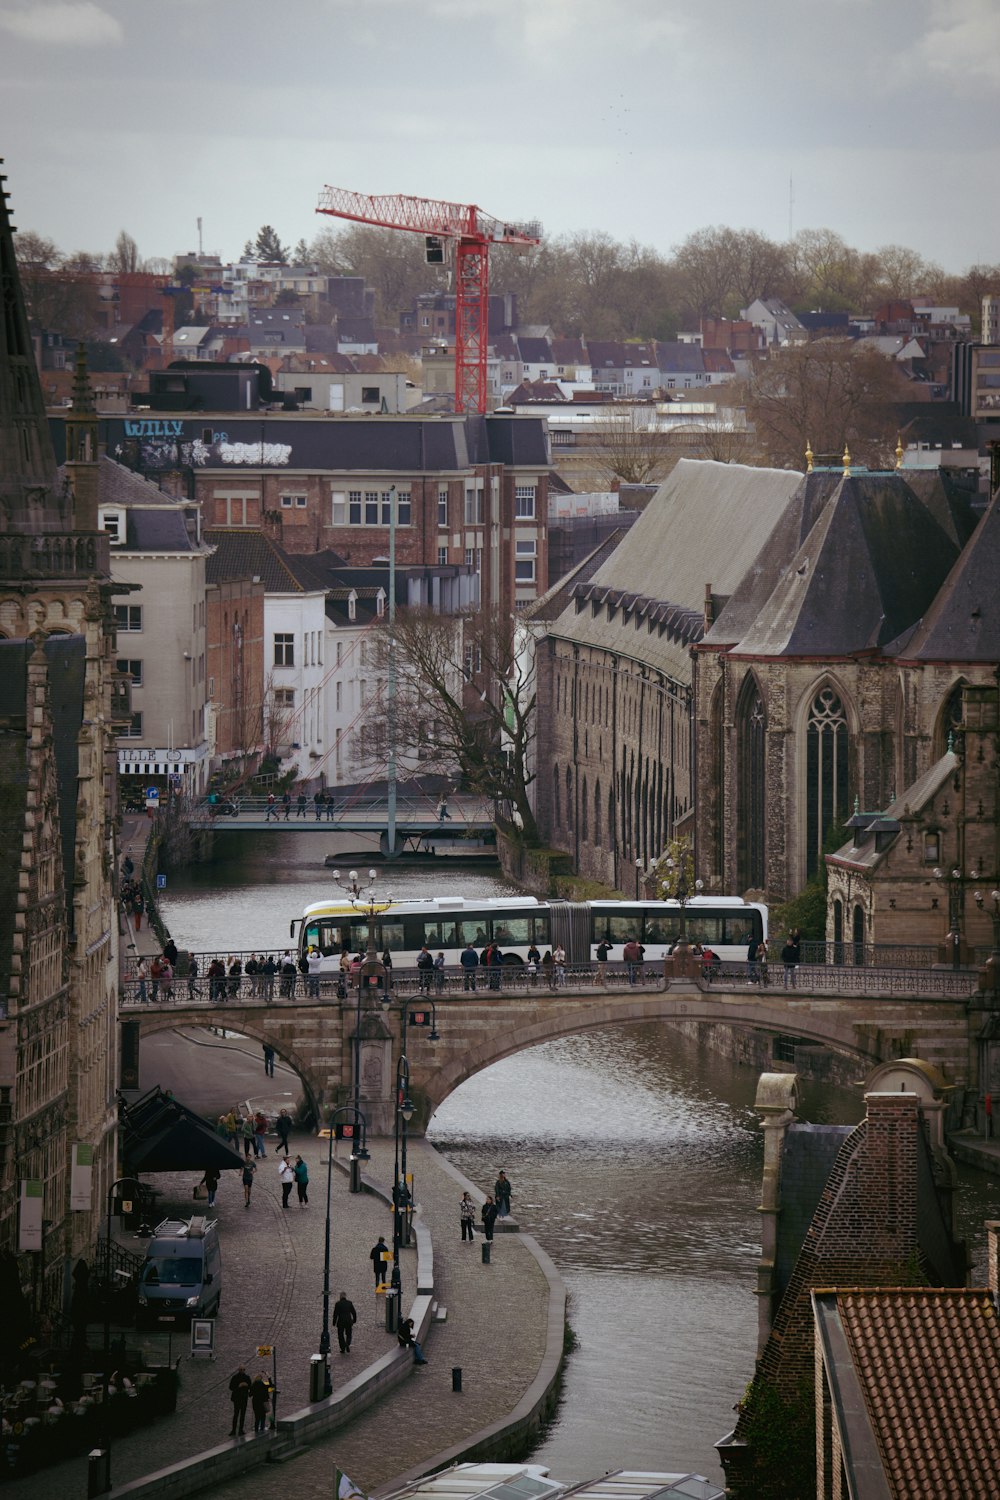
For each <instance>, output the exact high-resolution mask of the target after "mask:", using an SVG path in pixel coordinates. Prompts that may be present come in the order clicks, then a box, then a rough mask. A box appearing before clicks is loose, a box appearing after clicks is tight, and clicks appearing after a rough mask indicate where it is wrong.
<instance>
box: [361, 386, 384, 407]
mask: <svg viewBox="0 0 1000 1500" xmlns="http://www.w3.org/2000/svg"><path fill="white" fill-rule="evenodd" d="M380 400H381V397H380V395H379V388H378V386H377V385H363V386H362V387H361V402H362V405H366V404H367V405H369V406H370V405H372V404H373V403H374V404H375V405H376V406H377V405H378V403H379V401H380Z"/></svg>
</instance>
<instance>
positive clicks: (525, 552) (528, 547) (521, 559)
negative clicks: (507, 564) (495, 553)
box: [514, 541, 535, 583]
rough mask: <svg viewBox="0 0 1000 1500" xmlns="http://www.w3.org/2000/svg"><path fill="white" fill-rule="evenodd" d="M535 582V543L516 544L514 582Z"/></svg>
mask: <svg viewBox="0 0 1000 1500" xmlns="http://www.w3.org/2000/svg"><path fill="white" fill-rule="evenodd" d="M534 581H535V543H534V542H533V541H532V542H515V543H514V582H515V583H534Z"/></svg>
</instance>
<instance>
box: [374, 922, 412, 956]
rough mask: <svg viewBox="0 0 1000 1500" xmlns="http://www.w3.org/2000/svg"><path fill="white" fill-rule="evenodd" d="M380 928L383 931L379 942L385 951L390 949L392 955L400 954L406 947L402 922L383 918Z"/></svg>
mask: <svg viewBox="0 0 1000 1500" xmlns="http://www.w3.org/2000/svg"><path fill="white" fill-rule="evenodd" d="M379 927H380V929H381V933H380V937H379V941H380V942H381V944H382V948H383V950H384V949H386V948H388V950H389V952H390V953H399V952H400V950H401V949H402V948H405V947H406V941H405V935H404V932H403V924H402V922H395V921H391V920H387V919H386V918H385V917H383V918H382V920H381V922H380V923H379ZM366 946H367V944H366Z"/></svg>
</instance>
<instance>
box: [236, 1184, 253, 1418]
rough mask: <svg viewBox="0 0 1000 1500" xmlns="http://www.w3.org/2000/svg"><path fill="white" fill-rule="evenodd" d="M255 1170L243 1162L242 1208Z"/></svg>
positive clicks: (246, 1203)
mask: <svg viewBox="0 0 1000 1500" xmlns="http://www.w3.org/2000/svg"><path fill="white" fill-rule="evenodd" d="M256 1170H257V1168H256V1167H255V1166H254V1164H253V1162H252V1161H250V1160H249V1159H248V1160H246V1161H244V1163H243V1207H244V1208H249V1207H250V1194H251V1193H252V1192H253V1179H254V1173H255V1172H256ZM240 1431H241V1432H242V1431H243V1429H242V1427H241V1428H240Z"/></svg>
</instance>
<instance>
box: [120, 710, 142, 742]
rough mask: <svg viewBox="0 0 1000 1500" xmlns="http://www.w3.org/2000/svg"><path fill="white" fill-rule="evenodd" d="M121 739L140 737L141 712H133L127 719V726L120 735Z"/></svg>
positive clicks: (137, 738)
mask: <svg viewBox="0 0 1000 1500" xmlns="http://www.w3.org/2000/svg"><path fill="white" fill-rule="evenodd" d="M121 738H122V739H123V740H141V739H142V714H141V713H139V714H133V715H132V717H131V719H130V720H129V725H128V728H127V729H126V730H125V731H124V732H123V734H122V735H121Z"/></svg>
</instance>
